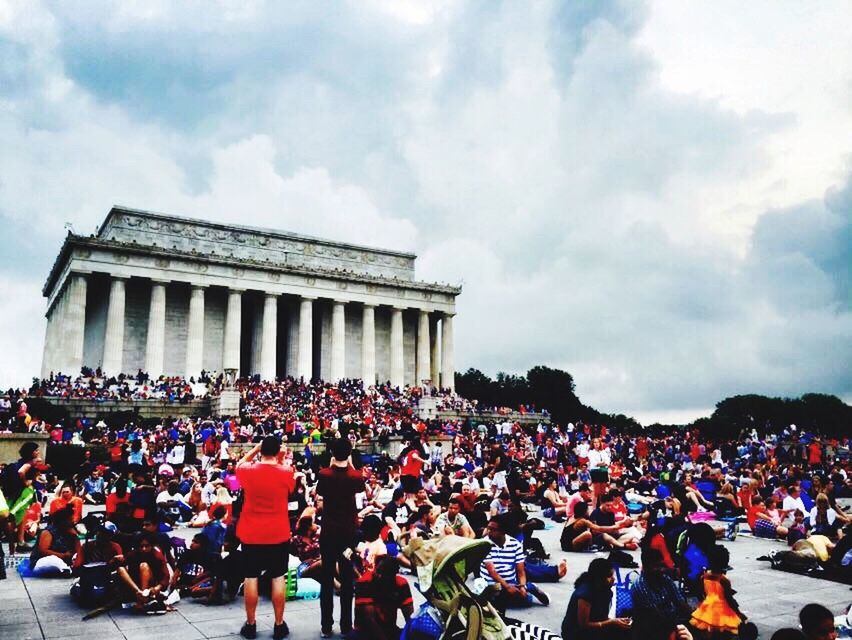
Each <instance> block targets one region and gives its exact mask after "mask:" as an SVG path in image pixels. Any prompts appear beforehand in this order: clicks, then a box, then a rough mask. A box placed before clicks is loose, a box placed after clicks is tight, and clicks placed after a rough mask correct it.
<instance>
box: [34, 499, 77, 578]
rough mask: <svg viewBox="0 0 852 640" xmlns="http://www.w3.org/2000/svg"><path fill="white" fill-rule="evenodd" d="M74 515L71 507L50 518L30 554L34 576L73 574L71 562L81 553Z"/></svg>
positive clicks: (55, 513) (57, 512)
mask: <svg viewBox="0 0 852 640" xmlns="http://www.w3.org/2000/svg"><path fill="white" fill-rule="evenodd" d="M73 514H74V512H73V509H72V507H71V506H66V507H65V508H63V509H60V510H58V511H55V512H54V513H53V515H52V516H51V517H50V524H48V525H47V527H46V528H45V529H44V530H43V531H41V533H40V534H39V536H38V541H37V542H36V546H35V548H34V549H33V550H32V553H31V554H30V570H31V571H32V573H33V575H34V576H38V577H48V576H59V575H66V574H67V575H70V574H71V561H72V560H73V559H74V555H75V554H77V553H79V552H80V539H79V538H78V537H77V530H76V529H75V528H74V522H73V517H74V515H73Z"/></svg>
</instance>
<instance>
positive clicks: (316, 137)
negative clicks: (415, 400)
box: [0, 0, 852, 421]
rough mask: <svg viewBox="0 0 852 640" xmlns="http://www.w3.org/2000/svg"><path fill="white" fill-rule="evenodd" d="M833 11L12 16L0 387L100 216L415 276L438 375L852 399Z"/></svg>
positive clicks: (670, 406) (832, 5)
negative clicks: (373, 257) (431, 304)
mask: <svg viewBox="0 0 852 640" xmlns="http://www.w3.org/2000/svg"><path fill="white" fill-rule="evenodd" d="M850 31H852V8H850V5H849V3H847V2H813V3H803V2H801V1H800V0H797V1H795V2H777V1H772V2H748V3H742V2H733V1H731V2H723V1H718V0H714V1H713V2H704V3H696V2H649V3H641V2H635V1H633V0H630V1H625V2H616V1H612V2H603V1H600V2H598V1H596V2H586V3H578V2H544V1H543V2H505V3H500V2H495V1H492V0H482V1H480V2H427V1H426V0H410V1H401V0H387V1H384V0H358V1H355V0H353V1H352V2H343V3H338V4H332V3H324V2H320V3H318V2H313V1H308V2H303V3H297V2H289V3H284V2H271V1H270V2H255V1H250V0H228V1H222V2H218V3H214V2H210V1H208V0H203V1H202V0H197V1H194V2H174V1H172V0H145V1H144V2H138V3H134V2H127V1H116V2H106V1H101V0H98V1H97V2H73V3H70V2H42V1H39V0H21V1H20V2H19V1H17V0H0V217H2V224H3V233H2V235H0V305H2V308H3V309H4V310H5V313H3V314H2V316H0V354H2V359H0V384H2V385H3V386H9V385H24V384H26V383H27V382H28V380H29V378H30V377H31V376H33V375H36V374H37V372H38V370H39V367H40V362H41V355H42V342H43V337H44V311H45V301H44V299H43V298H42V297H41V286H42V285H43V283H44V280H45V278H46V276H47V273H48V270H49V268H50V266H51V264H52V262H53V260H54V258H55V256H56V253H57V251H58V249H59V246H60V244H61V241H62V237H63V235H64V230H63V227H64V225H65V223H66V222H69V223H71V224H72V225H73V229H74V230H75V231H76V232H77V233H91V232H92V231H94V229H95V227H96V225H97V224H98V223H99V222H100V221H101V220H102V219H103V218H104V216H105V215H106V213H107V211H108V210H109V208H110V206H111V205H112V204H124V205H128V206H131V207H137V208H141V209H149V210H155V211H162V212H167V213H174V214H184V215H188V216H193V217H204V218H210V219H214V220H218V221H223V222H239V223H242V224H251V225H258V226H264V227H273V228H280V229H285V230H290V231H294V232H300V233H306V234H311V235H319V236H324V237H330V238H334V239H338V240H343V241H352V242H356V243H364V244H370V245H378V246H385V247H389V248H395V249H406V250H413V251H415V252H416V253H417V254H418V255H419V259H418V262H417V268H418V272H417V276H418V278H420V279H425V280H437V281H443V282H451V283H462V284H463V285H464V292H463V293H462V295H461V296H460V298H459V300H458V316H457V318H456V324H455V327H456V365H457V367H458V368H459V369H460V370H461V369H465V368H467V367H470V366H473V367H477V368H479V369H482V370H483V371H485V372H487V373H489V374H494V373H496V372H497V371H498V370H503V371H509V372H518V373H522V372H524V371H526V370H527V369H528V368H529V367H531V366H534V365H536V364H547V365H550V366H554V367H560V368H564V369H567V370H568V371H570V372H571V373H572V374H573V375H574V378H575V380H576V383H577V391H578V393H579V395H580V398H581V399H582V400H583V401H584V402H585V403H587V404H591V405H592V406H595V407H596V408H598V409H601V410H604V411H612V412H624V413H627V414H631V415H634V416H636V417H638V418H639V419H641V420H643V421H650V420H655V419H661V420H679V419H686V418H692V417H695V416H698V415H703V414H708V413H709V412H710V411H711V410H712V408H713V406H714V405H715V403H716V402H718V401H719V400H721V399H723V398H725V397H726V396H729V395H733V394H737V393H752V392H753V393H764V394H770V395H784V396H798V395H800V394H801V393H804V392H810V391H817V392H826V393H834V394H838V395H840V396H842V397H844V398H845V399H846V400H847V401H849V400H850V399H852V365H850V363H852V155H850V152H852V38H850V37H849V33H850Z"/></svg>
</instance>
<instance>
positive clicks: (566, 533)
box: [560, 502, 637, 551]
mask: <svg viewBox="0 0 852 640" xmlns="http://www.w3.org/2000/svg"><path fill="white" fill-rule="evenodd" d="M588 512H589V505H588V504H587V503H586V502H578V503H577V504H575V505H574V514H573V515H572V516H571V517H570V518H569V519H568V521H567V522H566V523H565V526H564V527H563V528H562V536H561V538H560V544H561V545H562V550H563V551H583V550H584V549H588V548H589V547H590V546H592V544H597V545H601V546H605V547H612V548H615V549H636V546H637V545H636V543H635V542H632V541H628V542H620V541H619V540H618V539H616V538H615V537H613V535H618V533H619V532H620V531H621V530H622V529H624V528H626V527H630V526H632V522H631V521H629V520H622V522H621V523H619V524H613V525H609V526H600V525H597V524H595V523H594V522H592V521H591V520H590V519H589V518H588Z"/></svg>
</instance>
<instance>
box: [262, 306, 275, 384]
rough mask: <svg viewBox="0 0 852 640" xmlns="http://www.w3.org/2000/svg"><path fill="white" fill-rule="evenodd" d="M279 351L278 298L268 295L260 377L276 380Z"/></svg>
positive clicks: (265, 307)
mask: <svg viewBox="0 0 852 640" xmlns="http://www.w3.org/2000/svg"><path fill="white" fill-rule="evenodd" d="M277 350H278V296H277V295H276V294H274V293H267V294H266V296H265V297H264V300H263V327H262V329H261V337H260V377H261V379H263V380H274V379H275V374H276V355H277Z"/></svg>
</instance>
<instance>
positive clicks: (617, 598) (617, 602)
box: [610, 566, 639, 618]
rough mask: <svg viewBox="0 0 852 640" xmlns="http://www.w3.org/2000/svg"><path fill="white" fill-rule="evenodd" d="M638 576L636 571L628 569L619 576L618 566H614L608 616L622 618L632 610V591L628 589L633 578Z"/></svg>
mask: <svg viewBox="0 0 852 640" xmlns="http://www.w3.org/2000/svg"><path fill="white" fill-rule="evenodd" d="M638 577H639V574H638V573H637V572H636V571H628V572H627V573H625V574H624V577H623V578H622V576H621V571H620V570H619V568H618V566H616V567H615V580H616V582H615V584H614V585H613V586H612V592H613V593H612V604H611V605H610V618H623V617H625V616H628V615H630V613H631V612H632V611H633V593H632V592H631V591H630V589H631V587H632V586H633V582H634V580H635V579H637V578H638Z"/></svg>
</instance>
